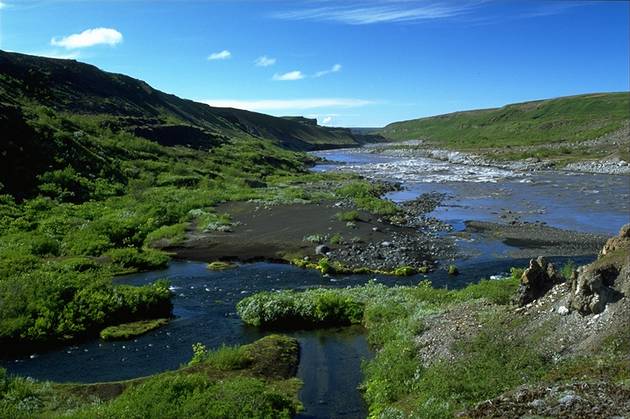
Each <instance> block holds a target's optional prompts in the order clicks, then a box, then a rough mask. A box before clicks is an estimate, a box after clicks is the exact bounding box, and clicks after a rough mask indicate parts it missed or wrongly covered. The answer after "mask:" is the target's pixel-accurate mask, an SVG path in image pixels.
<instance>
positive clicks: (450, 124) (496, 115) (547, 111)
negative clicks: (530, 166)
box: [380, 92, 630, 150]
mask: <svg viewBox="0 0 630 419" xmlns="http://www.w3.org/2000/svg"><path fill="white" fill-rule="evenodd" d="M629 120H630V94H629V93H628V92H622V93H601V94H588V95H580V96H571V97H562V98H557V99H549V100H539V101H534V102H525V103H517V104H512V105H507V106H504V107H502V108H497V109H482V110H475V111H467V112H455V113H451V114H446V115H439V116H434V117H429V118H421V119H414V120H410V121H403V122H395V123H393V124H389V125H387V126H386V127H385V128H383V129H382V130H381V131H380V134H381V135H383V136H384V137H386V138H388V139H391V140H410V139H424V140H429V141H432V142H434V143H436V144H438V145H439V146H442V147H446V148H457V149H464V150H466V149H468V150H472V149H478V148H484V147H505V146H530V145H541V144H548V143H560V142H579V141H583V140H591V139H596V138H598V137H600V136H602V135H605V134H607V133H610V132H613V131H615V130H618V129H619V128H620V127H621V126H622V124H623V123H624V122H627V121H629Z"/></svg>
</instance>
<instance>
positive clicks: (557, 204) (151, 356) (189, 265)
mask: <svg viewBox="0 0 630 419" xmlns="http://www.w3.org/2000/svg"><path fill="white" fill-rule="evenodd" d="M316 154H317V155H319V156H322V157H326V158H327V159H330V160H335V161H337V162H338V163H335V164H322V165H320V166H318V167H316V168H315V170H318V171H329V170H343V171H352V172H356V173H361V174H363V175H366V176H368V177H372V178H378V179H384V180H394V181H397V182H401V184H402V186H403V189H402V190H400V191H397V192H393V193H391V194H390V195H389V197H390V198H391V199H393V200H396V201H401V200H407V199H413V198H414V197H416V196H418V195H419V194H421V193H423V192H431V191H438V192H444V193H447V194H448V196H447V199H446V201H445V202H444V203H443V205H442V206H440V207H439V208H437V209H436V210H435V211H434V212H433V213H432V214H431V215H433V216H435V217H437V218H439V219H441V220H443V221H446V222H448V223H450V224H452V225H453V226H454V227H455V231H458V230H461V229H463V222H464V221H465V220H468V219H476V220H490V221H500V220H501V218H500V217H501V214H502V213H503V212H504V211H505V209H506V208H510V209H511V211H515V212H517V213H518V214H519V215H520V216H522V218H523V219H525V220H528V219H532V220H533V219H537V220H543V221H545V222H546V223H548V224H549V225H552V226H558V227H563V228H571V229H574V230H579V231H588V232H599V233H606V234H612V233H615V232H616V231H617V230H618V229H619V227H620V226H621V225H622V224H624V223H627V222H628V217H629V215H628V214H629V212H630V210H629V207H628V205H629V201H630V200H629V199H628V197H630V183H629V182H628V177H621V176H604V175H583V174H569V173H558V172H544V173H536V174H531V173H517V172H510V171H506V170H500V169H492V168H481V167H470V166H468V167H458V166H457V165H453V164H445V163H443V162H438V161H423V162H421V163H418V162H416V163H415V164H410V162H409V161H410V160H409V159H408V158H404V157H396V156H390V155H385V154H378V153H376V154H375V153H370V152H366V151H365V150H356V149H354V150H333V151H325V152H318V153H316ZM424 160H429V159H424ZM459 245H460V246H473V247H475V248H476V249H477V251H478V252H477V256H475V257H472V258H467V259H466V260H461V261H458V264H459V263H461V264H464V265H467V266H469V267H472V268H473V269H465V270H463V272H462V275H460V276H458V277H457V278H455V279H453V278H450V279H449V278H447V275H446V273H445V272H443V271H438V272H436V273H433V274H430V275H429V276H428V277H426V278H427V279H430V280H431V281H432V282H433V284H434V285H435V286H440V287H443V286H449V287H460V286H463V285H465V284H466V283H469V282H472V281H476V280H478V279H479V278H481V277H490V276H491V275H498V274H501V273H505V272H506V271H507V270H508V268H509V267H510V266H514V265H523V264H524V263H526V260H514V259H511V258H509V257H507V256H505V255H506V254H507V253H506V252H507V251H508V250H509V249H508V247H509V246H505V245H502V244H501V243H499V242H492V241H490V242H489V241H481V240H480V241H476V242H473V244H471V242H465V243H463V242H459ZM589 259H590V258H578V259H575V258H574V260H576V261H577V262H585V261H587V260H589ZM160 278H167V279H169V280H170V282H171V284H172V290H173V292H174V294H175V296H174V298H173V304H174V313H173V314H174V316H175V318H174V320H173V321H172V322H171V323H170V324H169V325H167V326H166V327H163V328H161V329H159V330H156V331H153V332H150V333H148V334H146V335H144V336H141V337H138V338H136V339H133V340H131V341H124V342H102V341H100V340H96V339H95V340H91V341H87V342H83V343H81V344H77V345H74V346H71V347H65V348H62V349H58V350H54V351H50V352H46V353H42V354H32V355H31V356H25V357H22V358H17V359H12V360H5V361H3V366H4V367H5V368H7V369H8V370H9V371H10V372H11V373H14V374H20V375H23V376H30V377H34V378H37V379H48V380H54V381H59V382H101V381H110V380H123V379H129V378H134V377H140V376H146V375H150V374H154V373H158V372H161V371H165V370H171V369H176V368H178V367H179V366H180V365H182V364H184V363H186V362H187V361H188V360H189V359H190V357H191V356H192V349H191V348H192V344H194V343H197V342H201V343H203V344H205V345H206V346H207V347H209V348H216V347H218V346H220V345H222V344H228V345H236V344H244V343H249V342H252V341H254V340H256V339H259V338H260V337H262V336H263V335H264V334H265V333H264V332H261V331H259V330H257V329H255V328H250V327H247V326H245V325H243V323H242V322H241V321H240V319H239V318H238V316H237V315H236V313H235V305H236V303H237V302H238V301H239V300H240V299H241V298H243V297H245V296H247V295H250V294H252V293H256V292H259V291H263V290H278V289H305V288H309V287H317V286H326V287H346V286H352V285H359V284H363V283H365V282H366V281H368V280H369V279H372V278H376V280H378V281H381V282H384V283H387V284H392V285H393V284H404V285H412V284H416V283H417V282H418V281H419V280H420V279H423V278H425V277H424V276H421V275H417V276H413V277H408V278H390V277H378V276H374V275H352V276H322V275H320V274H319V273H318V272H316V271H307V270H302V269H298V268H296V267H293V266H289V265H280V264H271V263H253V264H245V265H239V266H238V267H236V268H235V269H231V270H227V271H221V272H212V271H209V270H208V269H206V267H205V264H204V263H198V262H182V261H173V262H171V264H170V265H169V267H168V269H166V270H163V271H155V272H148V273H140V274H134V275H129V276H125V277H121V278H119V279H118V280H117V281H118V282H119V283H124V284H133V285H141V284H146V283H149V282H152V281H154V280H156V279H160ZM288 334H289V335H292V336H295V337H296V338H297V339H298V340H299V342H300V348H301V357H300V365H299V369H298V376H299V377H300V378H301V379H302V380H303V381H304V387H303V389H302V390H301V393H300V399H301V401H302V402H303V404H304V406H305V411H304V412H303V413H302V414H301V415H300V416H301V417H305V418H307V417H311V418H318V417H365V415H366V410H365V406H364V403H363V401H362V398H361V394H360V392H359V391H358V390H357V386H358V384H359V383H360V382H361V379H362V376H361V368H360V365H361V362H362V360H363V359H366V358H369V357H370V356H371V353H370V350H369V348H368V346H367V343H366V340H365V336H364V333H363V331H362V330H361V329H360V328H345V329H329V330H321V331H297V332H289V333H288Z"/></svg>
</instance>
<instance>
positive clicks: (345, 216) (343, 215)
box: [335, 210, 360, 222]
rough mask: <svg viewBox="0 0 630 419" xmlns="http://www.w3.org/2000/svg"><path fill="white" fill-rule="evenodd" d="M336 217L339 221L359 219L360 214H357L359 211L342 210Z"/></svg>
mask: <svg viewBox="0 0 630 419" xmlns="http://www.w3.org/2000/svg"><path fill="white" fill-rule="evenodd" d="M335 216H336V217H337V219H338V220H339V221H348V222H350V221H359V219H360V215H359V211H355V210H352V211H343V212H338V213H337V214H336V215H335Z"/></svg>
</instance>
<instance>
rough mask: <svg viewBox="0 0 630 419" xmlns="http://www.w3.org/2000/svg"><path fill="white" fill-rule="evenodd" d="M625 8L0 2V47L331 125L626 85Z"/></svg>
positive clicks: (309, 0)
mask: <svg viewBox="0 0 630 419" xmlns="http://www.w3.org/2000/svg"><path fill="white" fill-rule="evenodd" d="M629 13H630V12H629V3H628V2H625V1H611V2H606V1H575V2H573V1H536V0H528V1H509V0H500V1H499V0H498V1H489V0H485V1H484V0H458V1H433V0H371V1H370V0H345V1H331V0H303V1H301V0H294V1H282V0H258V1H239V0H231V1H218V0H190V1H186V0H154V1H145V0H0V48H2V49H4V50H9V51H16V52H23V53H29V54H37V55H46V56H52V57H63V58H75V59H78V60H80V61H84V62H88V63H91V64H94V65H97V66H99V67H101V68H102V69H105V70H107V71H113V72H120V73H125V74H128V75H130V76H133V77H137V78H140V79H143V80H146V81H147V82H148V83H150V84H151V85H153V86H154V87H156V88H158V89H160V90H164V91H166V92H169V93H174V94H177V95H179V96H182V97H185V98H190V99H194V100H198V101H203V102H207V103H210V104H215V105H223V106H234V107H240V108H246V109H251V110H256V111H260V112H264V113H269V114H273V115H306V116H310V117H317V118H318V120H319V122H320V123H325V124H328V125H337V126H366V127H367V126H383V125H385V124H387V123H389V122H393V121H398V120H404V119H411V118H416V117H421V116H428V115H435V114H440V113H446V112H452V111H457V110H465V109H476V108H484V107H494V106H500V105H504V104H507V103H513V102H519V101H525V100H530V99H540V98H548V97H556V96H566V95H573V94H580V93H588V92H602V91H627V90H629V81H628V77H629V76H628V74H629V68H628V67H629V64H628V61H629V57H628V50H629V45H628V44H629V41H628V33H629V27H628V26H629V23H628V19H629Z"/></svg>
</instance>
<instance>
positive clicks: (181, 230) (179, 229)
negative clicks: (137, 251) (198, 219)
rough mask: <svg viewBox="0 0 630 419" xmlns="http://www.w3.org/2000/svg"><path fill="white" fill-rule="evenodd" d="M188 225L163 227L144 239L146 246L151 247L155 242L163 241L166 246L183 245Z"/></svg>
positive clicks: (179, 224)
mask: <svg viewBox="0 0 630 419" xmlns="http://www.w3.org/2000/svg"><path fill="white" fill-rule="evenodd" d="M187 226H188V224H187V223H178V224H173V225H169V226H162V227H160V228H158V229H157V230H154V231H152V232H150V233H149V234H147V237H146V238H145V239H144V244H145V246H151V245H152V244H154V243H155V242H158V241H162V242H164V243H163V245H165V246H173V245H175V244H178V243H181V242H183V241H184V239H185V238H186V227H187Z"/></svg>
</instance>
